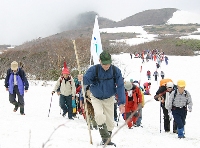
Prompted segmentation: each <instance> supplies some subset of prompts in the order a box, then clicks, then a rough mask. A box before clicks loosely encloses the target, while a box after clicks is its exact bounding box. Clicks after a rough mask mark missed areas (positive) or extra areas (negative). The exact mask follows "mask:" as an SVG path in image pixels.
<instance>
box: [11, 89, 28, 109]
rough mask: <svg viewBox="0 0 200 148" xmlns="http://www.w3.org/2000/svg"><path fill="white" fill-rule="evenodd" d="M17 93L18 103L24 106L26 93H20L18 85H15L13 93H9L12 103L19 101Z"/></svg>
mask: <svg viewBox="0 0 200 148" xmlns="http://www.w3.org/2000/svg"><path fill="white" fill-rule="evenodd" d="M16 94H17V97H18V105H19V106H24V95H20V93H19V89H18V86H17V85H15V86H14V88H13V94H11V93H9V101H10V103H12V104H13V103H14V102H17V101H16Z"/></svg>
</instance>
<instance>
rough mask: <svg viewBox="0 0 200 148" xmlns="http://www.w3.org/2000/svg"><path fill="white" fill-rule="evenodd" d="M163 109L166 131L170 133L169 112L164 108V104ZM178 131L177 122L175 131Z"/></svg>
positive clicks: (174, 127) (174, 125)
mask: <svg viewBox="0 0 200 148" xmlns="http://www.w3.org/2000/svg"><path fill="white" fill-rule="evenodd" d="M162 109H163V115H164V129H165V131H170V120H169V115H168V110H167V109H166V108H165V107H164V104H162ZM174 130H177V125H176V122H175V121H173V131H174Z"/></svg>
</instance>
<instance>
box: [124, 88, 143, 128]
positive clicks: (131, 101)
mask: <svg viewBox="0 0 200 148" xmlns="http://www.w3.org/2000/svg"><path fill="white" fill-rule="evenodd" d="M125 94H126V104H125V114H124V119H125V120H126V119H128V117H129V115H130V114H131V113H132V112H134V111H135V110H137V109H138V104H139V103H142V94H141V91H140V88H139V87H137V86H135V89H133V90H132V96H131V97H130V96H128V92H126V93H125ZM137 119H138V116H132V118H130V120H128V121H127V125H128V127H129V128H131V127H132V126H133V124H135V123H136V121H137Z"/></svg>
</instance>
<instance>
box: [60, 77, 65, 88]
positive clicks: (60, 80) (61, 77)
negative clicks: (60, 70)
mask: <svg viewBox="0 0 200 148" xmlns="http://www.w3.org/2000/svg"><path fill="white" fill-rule="evenodd" d="M63 79H64V77H63V76H62V77H61V79H60V86H61V83H62V80H63Z"/></svg>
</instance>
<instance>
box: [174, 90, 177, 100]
mask: <svg viewBox="0 0 200 148" xmlns="http://www.w3.org/2000/svg"><path fill="white" fill-rule="evenodd" d="M176 94H177V89H175V91H174V98H175V97H176Z"/></svg>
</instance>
